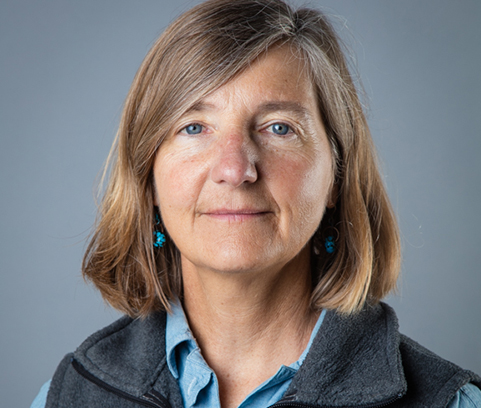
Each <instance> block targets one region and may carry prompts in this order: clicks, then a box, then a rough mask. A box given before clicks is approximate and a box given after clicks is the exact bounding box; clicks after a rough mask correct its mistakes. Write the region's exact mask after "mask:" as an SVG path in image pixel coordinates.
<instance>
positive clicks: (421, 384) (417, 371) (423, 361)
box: [399, 334, 481, 408]
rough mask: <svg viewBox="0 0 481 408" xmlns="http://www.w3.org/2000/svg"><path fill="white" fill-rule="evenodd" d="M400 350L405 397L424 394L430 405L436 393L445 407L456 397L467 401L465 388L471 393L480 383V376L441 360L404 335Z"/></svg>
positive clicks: (460, 406)
mask: <svg viewBox="0 0 481 408" xmlns="http://www.w3.org/2000/svg"><path fill="white" fill-rule="evenodd" d="M399 351H400V354H401V361H402V365H403V370H404V375H405V378H406V382H407V384H408V392H407V395H406V397H407V398H410V397H411V396H412V395H417V396H424V398H426V400H425V404H426V406H431V405H430V401H431V399H432V398H433V396H436V400H437V401H439V403H440V405H439V406H448V404H449V403H450V401H452V400H454V399H456V398H458V399H461V400H466V397H465V395H464V394H465V393H466V390H468V391H470V392H472V390H473V389H474V390H476V389H478V388H477V387H480V386H481V378H480V377H479V376H478V375H477V374H475V373H473V372H471V371H469V370H464V369H462V368H461V367H459V366H457V365H456V364H453V363H451V362H450V361H447V360H445V359H443V358H442V357H440V356H438V355H437V354H435V353H433V352H432V351H430V350H428V349H427V348H425V347H423V346H422V345H420V344H419V343H417V342H416V341H414V340H412V339H411V338H409V337H407V336H405V335H403V334H401V335H400V343H399ZM469 383H472V384H475V385H476V386H477V387H475V386H474V385H472V384H469ZM478 391H479V389H478ZM453 395H455V397H454V398H453ZM474 406H477V405H474ZM449 407H450V408H454V407H459V408H462V407H471V405H468V406H465V405H453V406H451V405H449Z"/></svg>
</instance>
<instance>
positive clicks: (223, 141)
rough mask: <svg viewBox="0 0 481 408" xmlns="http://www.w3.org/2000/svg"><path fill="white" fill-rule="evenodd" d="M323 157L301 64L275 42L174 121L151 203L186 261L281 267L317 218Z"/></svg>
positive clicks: (325, 187) (324, 181)
mask: <svg viewBox="0 0 481 408" xmlns="http://www.w3.org/2000/svg"><path fill="white" fill-rule="evenodd" d="M331 156H332V155H331V150H330V146H329V143H328V141H327V136H326V133H325V130H324V126H323V124H322V120H321V117H320V113H319V111H318V106H317V100H316V96H315V93H314V91H313V87H312V84H311V83H310V82H309V80H308V76H307V75H306V74H305V72H304V70H303V65H302V63H301V62H300V61H299V60H297V59H295V58H294V57H293V56H292V53H291V52H290V50H289V49H288V47H281V48H277V49H273V50H271V51H269V52H268V53H267V54H266V55H264V56H263V57H261V58H259V59H258V60H256V61H254V62H253V63H252V64H251V65H250V67H249V68H248V69H246V71H244V72H243V73H242V74H240V75H239V76H237V77H235V78H234V79H232V80H231V81H229V82H228V83H226V84H225V85H223V86H222V87H221V88H219V89H218V90H216V91H214V92H212V93H211V94H210V95H208V96H207V97H205V98H203V99H201V100H200V101H198V102H197V103H196V104H195V105H194V106H193V107H191V108H190V109H188V110H187V111H186V112H185V114H184V115H183V116H182V117H181V118H180V119H179V121H178V123H177V124H176V125H175V127H174V129H173V130H172V132H171V134H169V136H168V137H167V138H166V140H165V141H164V142H163V144H162V145H161V147H160V149H159V151H158V153H157V156H156V159H155V163H154V180H155V187H156V197H155V202H156V204H157V205H159V206H160V210H161V214H162V219H163V222H164V225H165V227H166V229H167V231H168V232H169V235H170V236H171V238H172V239H173V241H174V243H175V244H176V246H177V247H178V249H179V250H180V252H181V256H182V258H183V259H184V260H186V262H187V261H188V262H189V263H190V264H191V265H195V266H196V267H199V268H200V267H202V268H209V269H212V270H217V271H223V272H226V271H241V270H253V269H262V268H267V267H269V266H272V265H280V264H283V263H286V262H288V261H290V260H291V259H293V258H294V257H295V256H296V255H297V254H298V253H299V251H300V250H301V249H302V248H303V247H304V246H305V245H306V244H307V242H308V241H309V239H310V238H311V236H312V234H313V233H314V232H315V230H316V229H317V227H318V225H319V223H320V221H321V218H322V215H323V213H324V208H325V206H326V202H327V200H328V199H329V196H330V191H331V186H332V180H333V174H332V157H331ZM183 262H184V261H183Z"/></svg>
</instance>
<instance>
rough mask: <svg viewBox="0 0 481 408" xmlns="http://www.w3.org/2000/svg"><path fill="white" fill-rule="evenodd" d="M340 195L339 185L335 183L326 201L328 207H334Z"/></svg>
mask: <svg viewBox="0 0 481 408" xmlns="http://www.w3.org/2000/svg"><path fill="white" fill-rule="evenodd" d="M338 195H339V187H338V186H337V184H335V183H334V184H333V185H332V187H331V192H330V193H329V197H328V199H327V203H326V207H327V208H333V207H334V206H335V205H336V203H337V199H338Z"/></svg>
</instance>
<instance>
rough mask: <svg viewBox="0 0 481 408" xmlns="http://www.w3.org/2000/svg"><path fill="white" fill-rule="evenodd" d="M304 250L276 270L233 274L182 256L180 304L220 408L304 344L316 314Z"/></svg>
mask: <svg viewBox="0 0 481 408" xmlns="http://www.w3.org/2000/svg"><path fill="white" fill-rule="evenodd" d="M309 255H310V254H309V248H305V249H304V250H303V251H301V253H300V254H299V255H298V256H296V258H294V259H293V260H291V261H290V262H289V263H287V264H286V265H283V266H281V267H279V268H277V269H272V270H268V271H250V272H246V271H242V272H234V273H222V272H218V271H212V270H205V269H199V268H197V267H195V266H194V265H193V264H191V263H190V262H189V261H188V260H186V259H182V273H183V280H184V308H185V311H186V315H187V317H188V320H189V323H190V327H191V329H192V331H193V333H194V335H195V337H196V339H197V342H198V343H199V346H200V348H201V350H202V354H203V356H204V358H205V359H206V361H207V363H208V364H209V366H210V367H211V368H212V369H213V370H214V372H215V373H216V375H217V378H218V381H219V388H220V395H221V402H222V407H229V406H238V405H239V403H240V402H241V401H242V399H243V398H245V396H246V395H247V394H248V393H249V392H250V391H252V390H253V389H254V388H255V387H257V386H258V385H260V384H261V383H262V382H264V381H265V380H267V379H268V378H269V377H271V376H272V375H273V374H275V373H276V372H277V370H278V369H279V367H280V366H281V365H282V364H284V365H290V364H292V363H293V362H295V361H297V360H298V359H299V356H300V355H301V354H302V352H303V350H304V349H305V347H306V346H307V343H308V341H309V337H310V334H311V332H312V329H313V327H314V325H315V323H316V320H317V317H318V315H319V314H318V313H316V312H313V311H312V310H311V308H310V305H309V299H310V294H311V276H310V257H309ZM231 404H232V405H231ZM236 404H237V405H236Z"/></svg>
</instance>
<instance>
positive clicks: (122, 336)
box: [47, 313, 166, 406]
mask: <svg viewBox="0 0 481 408" xmlns="http://www.w3.org/2000/svg"><path fill="white" fill-rule="evenodd" d="M165 317H166V315H165V313H155V314H152V315H150V316H149V317H147V318H145V319H132V318H129V317H122V318H120V319H119V320H117V321H116V322H114V323H112V324H111V325H109V326H107V327H105V328H103V329H102V330H99V331H98V332H96V333H94V334H92V335H91V336H90V337H88V338H87V339H86V340H85V341H84V342H83V343H82V344H81V345H80V346H79V347H78V348H77V350H76V351H75V352H74V353H71V354H68V355H66V356H65V357H64V359H63V360H62V361H61V362H60V364H59V366H58V368H57V370H56V372H55V375H54V377H53V379H52V383H51V385H50V390H49V393H48V397H47V406H49V401H50V400H52V401H54V400H55V401H56V400H58V399H59V398H64V396H65V395H66V392H65V390H69V392H72V393H75V394H76V395H77V394H86V392H84V391H86V390H87V389H89V395H96V394H95V393H94V392H93V391H92V390H90V388H91V387H92V383H97V384H103V388H107V389H108V388H110V389H115V390H118V391H119V392H120V393H126V394H129V395H141V394H143V393H145V392H146V390H148V389H150V387H151V386H152V384H153V383H154V382H155V380H156V379H157V377H158V376H159V373H160V371H162V369H163V368H164V366H166V364H165V363H166V362H165V320H166V319H165ZM86 380H87V381H86ZM72 395H73V394H72ZM76 398H77V397H76ZM72 399H73V397H72ZM85 406H88V404H86V405H85Z"/></svg>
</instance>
